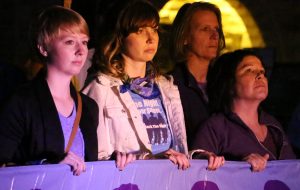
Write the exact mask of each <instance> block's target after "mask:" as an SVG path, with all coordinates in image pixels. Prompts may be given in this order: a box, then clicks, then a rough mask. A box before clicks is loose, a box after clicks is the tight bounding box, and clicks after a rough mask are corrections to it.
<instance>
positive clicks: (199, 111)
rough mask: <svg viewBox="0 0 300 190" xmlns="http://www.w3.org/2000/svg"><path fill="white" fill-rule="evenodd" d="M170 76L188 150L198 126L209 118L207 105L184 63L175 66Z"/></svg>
mask: <svg viewBox="0 0 300 190" xmlns="http://www.w3.org/2000/svg"><path fill="white" fill-rule="evenodd" d="M170 74H171V75H172V76H173V78H174V84H175V85H177V86H178V90H179V94H180V99H181V103H182V107H183V112H184V120H185V126H186V133H187V142H188V147H189V149H190V148H191V145H192V142H193V140H194V139H195V135H196V132H197V130H198V126H200V125H201V124H202V123H203V122H204V121H205V120H206V119H207V118H208V117H209V110H208V103H207V102H206V101H205V98H204V95H203V93H202V91H201V89H200V88H199V87H198V84H197V81H196V79H195V78H194V77H193V75H192V74H191V73H190V72H189V71H188V70H187V68H186V66H185V64H184V63H182V64H181V65H178V66H176V67H175V69H174V70H173V71H172V72H171V73H170Z"/></svg>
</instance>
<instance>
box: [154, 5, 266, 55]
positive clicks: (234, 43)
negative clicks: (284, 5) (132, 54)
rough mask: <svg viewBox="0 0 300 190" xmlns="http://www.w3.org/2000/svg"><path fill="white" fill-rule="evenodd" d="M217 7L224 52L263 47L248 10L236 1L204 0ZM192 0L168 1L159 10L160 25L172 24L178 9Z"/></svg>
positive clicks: (259, 33)
mask: <svg viewBox="0 0 300 190" xmlns="http://www.w3.org/2000/svg"><path fill="white" fill-rule="evenodd" d="M204 1H207V2H210V3H213V4H215V5H217V6H218V7H219V8H220V10H221V12H222V22H223V30H224V34H225V39H226V50H227V51H228V50H235V49H239V48H251V47H260V48H262V47H265V42H264V40H263V38H262V35H261V32H260V30H259V28H258V26H257V25H256V22H255V21H254V19H253V17H252V15H251V14H250V12H249V11H248V9H247V8H246V7H245V6H244V5H243V4H242V3H240V2H239V1H237V0H204ZM192 2H195V1H194V0H170V1H168V2H167V3H166V4H165V5H164V7H163V8H162V9H161V10H160V12H159V15H160V17H161V24H167V25H170V24H172V22H173V20H174V18H175V16H176V14H177V11H178V9H179V8H180V7H181V6H182V5H183V4H185V3H192Z"/></svg>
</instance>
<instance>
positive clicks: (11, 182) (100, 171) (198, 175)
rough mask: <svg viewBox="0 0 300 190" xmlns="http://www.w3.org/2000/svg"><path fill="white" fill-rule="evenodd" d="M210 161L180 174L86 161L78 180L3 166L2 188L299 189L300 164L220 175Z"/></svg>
mask: <svg viewBox="0 0 300 190" xmlns="http://www.w3.org/2000/svg"><path fill="white" fill-rule="evenodd" d="M206 165H207V161H205V160H192V161H191V168H189V169H188V170H185V171H182V170H178V169H177V168H176V166H175V165H173V164H172V163H171V162H170V161H169V160H139V161H136V162H134V163H132V164H130V165H128V166H127V167H126V168H125V170H124V171H119V170H118V169H116V167H115V164H114V162H113V161H101V162H100V161H99V162H90V163H87V171H86V172H85V173H83V174H81V175H80V176H73V175H72V172H71V171H70V167H68V166H67V165H61V164H57V165H39V166H22V167H7V168H0V189H3V190H6V189H9V190H23V189H24V190H25V189H26V190H52V189H53V190H57V189H59V190H83V189H87V190H102V189H104V190H160V189H162V190H299V189H300V161H299V160H285V161H270V162H268V165H267V168H266V169H265V170H264V171H263V172H258V173H257V172H251V171H250V165H249V164H247V163H246V162H229V161H227V162H226V164H225V165H224V166H223V167H222V168H220V169H218V170H217V171H208V170H206Z"/></svg>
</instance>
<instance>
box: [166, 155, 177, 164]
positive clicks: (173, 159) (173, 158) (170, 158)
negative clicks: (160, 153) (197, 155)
mask: <svg viewBox="0 0 300 190" xmlns="http://www.w3.org/2000/svg"><path fill="white" fill-rule="evenodd" d="M168 158H169V160H171V162H173V164H176V165H177V160H176V158H175V157H174V156H173V155H169V157H168Z"/></svg>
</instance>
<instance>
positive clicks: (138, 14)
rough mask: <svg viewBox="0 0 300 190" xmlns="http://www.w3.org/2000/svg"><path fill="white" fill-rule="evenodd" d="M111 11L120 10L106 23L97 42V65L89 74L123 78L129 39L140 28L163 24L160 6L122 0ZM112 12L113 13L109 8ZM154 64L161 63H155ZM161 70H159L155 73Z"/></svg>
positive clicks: (95, 59) (153, 65) (134, 0)
mask: <svg viewBox="0 0 300 190" xmlns="http://www.w3.org/2000/svg"><path fill="white" fill-rule="evenodd" d="M110 10H113V11H114V12H116V11H118V14H117V16H114V15H107V16H108V18H110V19H108V18H106V19H105V20H107V21H109V22H107V23H104V25H105V27H106V28H105V30H106V33H105V34H104V35H103V36H102V37H101V38H100V39H99V42H98V43H97V44H96V51H95V54H94V57H93V64H92V67H91V69H90V70H89V75H90V76H91V75H92V76H93V75H95V73H98V72H102V73H106V74H109V75H111V76H114V77H117V78H122V77H123V76H124V75H125V73H124V60H123V58H122V56H121V53H122V52H123V46H124V45H123V43H124V40H125V38H126V37H127V36H128V35H129V34H130V33H132V32H136V31H138V29H139V28H140V27H145V26H151V27H157V26H158V25H159V14H158V11H157V10H156V8H155V7H154V6H153V5H152V4H151V3H150V2H148V1H146V0H130V1H118V2H117V4H115V5H114V6H112V7H111V9H110ZM108 13H110V14H111V12H110V11H109V10H108ZM151 64H152V67H153V68H155V69H157V65H156V64H155V63H153V62H151ZM155 73H157V72H155Z"/></svg>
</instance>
